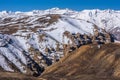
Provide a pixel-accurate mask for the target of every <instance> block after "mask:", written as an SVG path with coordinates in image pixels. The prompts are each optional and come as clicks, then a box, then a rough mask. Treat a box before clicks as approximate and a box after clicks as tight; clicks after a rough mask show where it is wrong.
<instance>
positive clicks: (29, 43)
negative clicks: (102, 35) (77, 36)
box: [0, 8, 120, 73]
mask: <svg viewBox="0 0 120 80" xmlns="http://www.w3.org/2000/svg"><path fill="white" fill-rule="evenodd" d="M95 26H97V27H98V29H105V30H106V31H107V32H109V33H112V34H114V36H115V38H116V41H120V11H114V10H98V9H94V10H83V11H73V10H69V9H59V8H52V9H48V10H33V11H30V12H20V11H17V12H10V11H2V12H0V33H1V34H0V57H1V58H0V68H1V70H5V71H12V72H23V73H26V71H27V69H26V65H27V59H30V60H31V59H32V60H33V61H34V57H33V56H34V55H35V54H36V52H35V51H36V50H38V51H39V52H40V53H41V54H42V56H46V57H47V58H48V59H53V57H55V56H56V57H58V58H60V57H62V56H63V52H60V51H54V52H51V54H49V55H48V54H46V51H45V49H46V47H47V48H54V49H55V48H56V47H57V46H56V44H57V43H59V44H60V47H61V48H62V44H63V41H64V43H66V44H67V41H68V39H64V40H63V33H64V32H65V31H69V32H71V33H77V32H79V33H81V34H93V29H94V27H95ZM31 49H35V50H31ZM31 55H33V56H31ZM37 58H38V59H40V55H39V56H37ZM44 60H46V59H44Z"/></svg>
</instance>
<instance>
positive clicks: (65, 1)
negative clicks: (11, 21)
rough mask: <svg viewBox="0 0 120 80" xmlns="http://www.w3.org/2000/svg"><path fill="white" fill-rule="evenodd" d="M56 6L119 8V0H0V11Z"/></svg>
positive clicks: (73, 8)
mask: <svg viewBox="0 0 120 80" xmlns="http://www.w3.org/2000/svg"><path fill="white" fill-rule="evenodd" d="M54 7H58V8H61V9H64V8H69V9H72V10H77V11H80V10H84V9H102V10H103V9H114V10H120V0H0V11H3V10H7V11H32V10H45V9H50V8H54Z"/></svg>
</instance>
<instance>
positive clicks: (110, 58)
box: [41, 43, 120, 80]
mask: <svg viewBox="0 0 120 80" xmlns="http://www.w3.org/2000/svg"><path fill="white" fill-rule="evenodd" d="M41 77H42V78H44V79H46V80H120V44H115V43H110V44H104V45H102V46H101V47H100V48H98V47H96V46H95V45H85V46H82V47H80V48H79V49H77V50H76V51H74V52H72V53H70V54H69V55H67V56H65V57H64V58H62V59H61V60H60V61H59V62H57V63H55V64H53V65H52V66H50V67H48V68H47V69H46V70H45V72H44V73H43V74H42V76H41Z"/></svg>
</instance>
